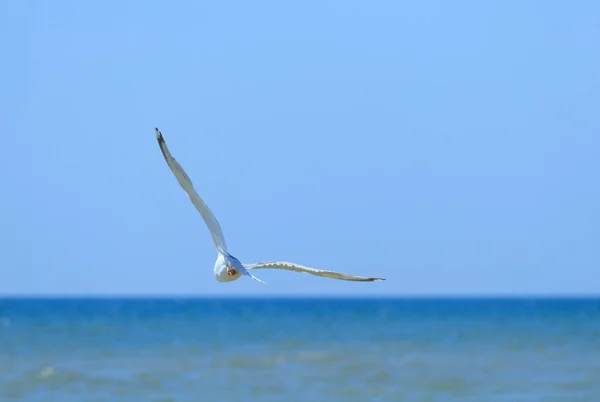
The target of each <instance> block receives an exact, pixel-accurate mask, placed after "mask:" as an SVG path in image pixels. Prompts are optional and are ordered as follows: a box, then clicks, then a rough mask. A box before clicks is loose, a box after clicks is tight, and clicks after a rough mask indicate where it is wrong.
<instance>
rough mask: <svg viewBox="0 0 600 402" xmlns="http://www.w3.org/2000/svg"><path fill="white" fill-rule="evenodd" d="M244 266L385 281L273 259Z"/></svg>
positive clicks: (345, 279) (247, 267)
mask: <svg viewBox="0 0 600 402" xmlns="http://www.w3.org/2000/svg"><path fill="white" fill-rule="evenodd" d="M244 268H246V269H247V270H251V269H285V270H287V271H294V272H301V273H305V274H312V275H316V276H322V277H324V278H331V279H340V280H342V281H355V282H375V281H384V280H385V279H384V278H367V277H363V276H354V275H348V274H344V273H341V272H335V271H326V270H322V269H315V268H309V267H304V266H302V265H298V264H294V263H291V262H285V261H273V262H260V263H257V264H244Z"/></svg>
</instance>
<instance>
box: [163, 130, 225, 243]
mask: <svg viewBox="0 0 600 402" xmlns="http://www.w3.org/2000/svg"><path fill="white" fill-rule="evenodd" d="M155 131H156V139H157V140H158V145H159V146H160V150H161V151H162V154H163V156H164V157H165V160H166V161H167V165H169V168H171V171H172V172H173V174H174V175H175V177H176V178H177V181H178V182H179V185H181V187H182V188H183V189H184V191H185V192H186V193H187V195H188V197H189V198H190V201H192V204H194V206H195V207H196V209H197V210H198V212H200V215H202V219H204V223H206V226H207V227H208V230H209V231H210V235H211V236H212V239H213V243H214V244H215V247H216V248H217V249H218V250H221V251H222V252H224V253H226V252H227V246H226V245H225V237H224V236H223V230H221V225H219V222H218V221H217V218H215V216H214V215H213V213H212V212H211V210H210V209H209V208H208V205H206V204H205V203H204V201H203V200H202V198H200V196H199V195H198V193H196V190H194V186H193V184H192V181H191V180H190V178H189V177H188V175H187V174H186V173H185V170H183V168H182V167H181V165H180V164H179V163H178V162H177V160H175V158H173V156H172V155H171V153H170V152H169V148H167V143H166V142H165V139H164V138H163V135H162V133H161V132H160V131H159V130H158V128H155Z"/></svg>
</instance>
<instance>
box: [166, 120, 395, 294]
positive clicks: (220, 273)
mask: <svg viewBox="0 0 600 402" xmlns="http://www.w3.org/2000/svg"><path fill="white" fill-rule="evenodd" d="M155 132H156V139H157V140H158V145H159V147H160V150H161V152H162V155H163V157H164V158H165V161H166V162H167V165H168V166H169V168H170V169H171V172H173V175H175V178H176V179H177V182H179V185H180V186H181V187H182V188H183V190H184V191H185V193H186V194H187V196H188V197H189V199H190V201H191V202H192V204H194V206H195V207H196V209H197V210H198V212H199V213H200V215H201V216H202V218H203V220H204V223H205V224H206V226H207V228H208V230H209V232H210V235H211V236H212V240H213V244H214V246H215V248H216V249H217V260H216V261H215V265H214V269H213V270H214V276H215V279H216V280H217V281H218V282H232V281H235V280H237V279H239V278H241V277H242V276H247V277H250V278H252V279H254V280H255V281H257V282H260V283H262V284H264V285H266V282H264V281H262V280H261V279H259V278H257V277H256V276H254V275H253V274H252V272H251V271H254V270H256V269H281V270H287V271H294V272H298V273H305V274H312V275H316V276H320V277H324V278H331V279H339V280H344V281H355V282H376V281H384V280H385V279H384V278H370V277H363V276H354V275H348V274H344V273H341V272H335V271H328V270H323V269H316V268H310V267H305V266H303V265H299V264H295V263H292V262H286V261H267V262H259V263H254V264H243V263H242V262H240V260H238V259H237V258H235V257H234V256H233V255H231V254H230V253H229V252H228V251H227V245H226V243H225V237H224V236H223V230H222V229H221V225H219V222H218V221H217V218H215V216H214V214H213V213H212V211H211V210H210V208H209V207H208V205H206V203H205V202H204V200H203V199H202V198H200V196H199V195H198V193H197V192H196V190H195V189H194V185H193V184H192V181H191V180H190V178H189V176H188V175H187V173H186V172H185V170H183V167H181V165H180V164H179V162H177V160H176V159H175V158H174V157H173V156H172V155H171V152H169V148H168V147H167V143H166V142H165V139H164V137H163V135H162V133H161V132H160V130H159V129H158V128H156V127H155Z"/></svg>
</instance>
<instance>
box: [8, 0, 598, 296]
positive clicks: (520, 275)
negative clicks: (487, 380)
mask: <svg viewBox="0 0 600 402" xmlns="http://www.w3.org/2000/svg"><path fill="white" fill-rule="evenodd" d="M0 37H2V38H3V39H2V41H0V52H1V54H2V63H0V121H1V122H2V134H0V138H1V139H2V151H3V152H2V157H1V158H0V172H1V173H0V174H1V180H2V193H1V197H0V223H1V224H0V244H1V245H2V247H1V250H2V263H1V264H0V277H1V278H2V279H1V280H0V295H5V296H6V295H185V296H196V297H202V296H224V297H233V296H240V295H243V296H245V295H248V296H275V295H277V296H280V295H290V296H295V295H298V296H299V295H307V296H309V295H318V296H326V295H330V296H336V295H355V296H374V297H378V296H381V297H384V296H386V297H387V296H419V295H459V296H460V295H590V294H593V295H598V294H600V280H599V279H598V278H599V276H598V269H599V268H600V186H599V184H598V177H599V173H600V113H599V110H600V42H599V41H598V38H600V3H599V2H596V1H591V0H589V1H579V2H571V3H569V4H567V3H566V2H563V1H542V0H539V1H516V0H511V1H485V2H482V1H475V0H472V1H458V2H449V1H445V0H437V1H433V0H418V1H417V0H413V1H393V0H388V1H385V0H382V1H372V2H366V1H350V0H346V1H341V0H340V1H332V0H326V1H324V0H308V1H301V2H300V1H298V2H281V1H253V2H244V1H237V2H232V1H212V2H198V1H191V0H189V1H178V2H167V1H154V2H145V1H144V2H142V1H123V2H121V1H118V2H117V1H104V2H73V1H53V2H48V1H19V2H16V1H12V2H2V3H1V4H0ZM154 127H158V128H159V129H160V130H161V131H162V133H163V135H164V136H165V139H166V141H167V144H168V146H169V148H170V150H171V152H172V153H173V155H174V156H175V157H176V158H177V159H178V161H179V162H180V163H181V164H182V165H183V167H184V168H185V169H186V171H187V173H188V175H189V176H190V177H191V178H192V180H193V182H194V185H195V187H196V189H197V190H198V192H199V194H200V195H201V196H202V197H203V198H204V200H205V202H206V203H207V204H208V205H209V206H210V208H211V209H212V211H213V212H214V213H215V215H216V217H217V219H218V220H219V222H220V224H221V226H222V228H223V231H224V233H225V237H226V240H227V243H228V247H229V251H230V252H231V254H232V255H234V256H236V257H237V258H239V259H240V260H241V261H243V262H246V263H252V262H257V261H264V260H286V261H293V262H297V263H299V264H303V265H308V266H313V267H316V268H324V269H331V270H339V271H342V272H346V273H350V274H357V275H369V276H371V275H372V276H382V277H385V278H386V279H387V280H386V281H385V282H376V283H353V282H344V281H336V280H330V279H324V278H318V277H314V276H310V275H301V274H296V273H293V272H285V271H270V270H269V271H267V270H264V271H257V272H256V275H257V276H258V277H260V278H261V279H263V280H264V281H266V282H267V283H268V285H267V286H264V285H261V284H259V283H257V282H255V281H252V280H249V279H247V278H242V279H241V280H238V281H235V282H232V283H227V284H222V283H219V282H216V280H215V279H214V277H213V265H214V261H215V258H216V255H217V254H216V251H215V249H214V246H213V245H212V242H211V238H210V235H209V233H208V230H207V229H206V226H205V225H204V223H203V221H202V219H201V217H200V215H199V214H198V213H197V212H196V210H195V209H194V207H193V206H192V204H191V203H190V202H189V200H188V199H187V197H186V195H185V193H184V192H183V191H182V190H181V188H180V187H179V185H178V184H177V182H176V180H175V178H174V177H173V175H172V174H171V172H170V170H169V169H168V167H167V165H166V163H165V161H164V160H163V158H162V155H161V153H160V150H159V148H158V144H157V142H156V138H155V134H154Z"/></svg>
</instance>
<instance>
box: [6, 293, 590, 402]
mask: <svg viewBox="0 0 600 402" xmlns="http://www.w3.org/2000/svg"><path fill="white" fill-rule="evenodd" d="M0 401H3V402H4V401H28V402H33V401H40V402H41V401H43V402H47V401H61V402H65V401H102V402H107V401H127V402H131V401H136V402H137V401H243V402H247V401H315V402H316V401H345V402H349V401H570V402H572V401H594V402H598V401H600V298H599V299H0Z"/></svg>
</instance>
